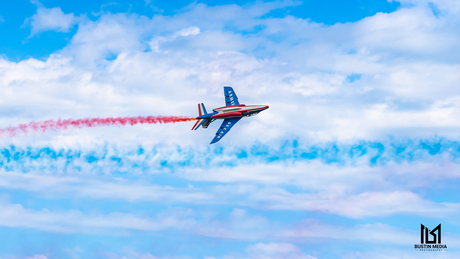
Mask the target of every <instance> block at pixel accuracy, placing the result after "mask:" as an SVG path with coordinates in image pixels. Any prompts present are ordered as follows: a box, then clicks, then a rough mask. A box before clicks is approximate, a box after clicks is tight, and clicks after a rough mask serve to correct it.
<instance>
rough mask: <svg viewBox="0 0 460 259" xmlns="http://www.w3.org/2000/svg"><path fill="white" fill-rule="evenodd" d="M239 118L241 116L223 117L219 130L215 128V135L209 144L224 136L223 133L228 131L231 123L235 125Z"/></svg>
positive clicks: (231, 125)
mask: <svg viewBox="0 0 460 259" xmlns="http://www.w3.org/2000/svg"><path fill="white" fill-rule="evenodd" d="M240 119H241V118H230V119H225V120H224V121H223V122H222V125H220V128H219V130H217V132H216V136H215V137H214V139H213V140H212V141H211V144H214V143H216V142H218V141H219V140H221V139H222V138H223V137H224V136H225V134H227V133H228V132H229V131H230V129H231V128H232V127H233V125H235V124H236V123H237V122H238V121H239V120H240Z"/></svg>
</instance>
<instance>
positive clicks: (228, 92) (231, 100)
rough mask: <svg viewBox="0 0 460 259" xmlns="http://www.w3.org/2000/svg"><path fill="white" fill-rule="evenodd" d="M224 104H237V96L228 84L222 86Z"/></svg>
mask: <svg viewBox="0 0 460 259" xmlns="http://www.w3.org/2000/svg"><path fill="white" fill-rule="evenodd" d="M224 95H225V106H230V105H238V104H240V102H238V97H236V94H235V91H233V88H231V87H230V86H224Z"/></svg>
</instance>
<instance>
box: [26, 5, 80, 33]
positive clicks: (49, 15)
mask: <svg viewBox="0 0 460 259" xmlns="http://www.w3.org/2000/svg"><path fill="white" fill-rule="evenodd" d="M79 19H80V18H78V17H76V16H75V15H74V14H73V13H70V14H65V13H64V12H62V10H61V8H60V7H54V8H45V7H42V6H40V7H38V9H37V13H36V14H34V15H33V16H32V17H29V18H27V19H26V20H25V21H24V25H30V27H31V35H30V36H31V37H32V36H34V35H36V34H39V33H41V32H44V31H58V32H68V31H69V30H70V29H71V28H72V27H73V26H74V25H75V24H77V23H78V21H79Z"/></svg>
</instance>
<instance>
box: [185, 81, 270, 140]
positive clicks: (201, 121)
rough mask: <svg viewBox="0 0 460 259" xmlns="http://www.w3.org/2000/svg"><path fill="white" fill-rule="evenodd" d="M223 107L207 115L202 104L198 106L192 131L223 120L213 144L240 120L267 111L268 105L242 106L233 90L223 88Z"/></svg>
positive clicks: (227, 87) (226, 87)
mask: <svg viewBox="0 0 460 259" xmlns="http://www.w3.org/2000/svg"><path fill="white" fill-rule="evenodd" d="M224 95H225V106H224V107H219V108H215V109H213V110H212V111H213V112H212V113H207V112H206V108H205V107H204V104H203V103H199V104H198V113H199V116H198V117H196V119H197V122H196V123H195V125H194V126H193V128H192V130H197V129H198V128H199V127H200V126H201V127H203V128H205V129H206V128H207V127H208V126H209V124H211V122H213V121H215V120H217V119H223V120H224V121H223V122H222V125H220V128H219V130H217V132H216V136H215V137H214V139H213V140H212V141H211V144H214V143H216V142H218V141H219V140H221V139H222V138H223V137H224V136H225V134H227V132H229V131H230V129H231V128H232V127H233V125H235V124H236V123H237V122H238V121H239V120H240V119H241V118H243V117H249V116H254V115H256V114H258V113H259V112H261V111H263V110H266V109H268V105H244V104H240V103H239V102H238V97H237V96H236V94H235V91H233V88H231V87H229V86H224Z"/></svg>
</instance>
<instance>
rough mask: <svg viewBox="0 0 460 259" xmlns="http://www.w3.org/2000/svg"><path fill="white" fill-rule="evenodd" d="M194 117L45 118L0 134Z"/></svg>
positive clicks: (170, 121) (163, 121) (174, 121)
mask: <svg viewBox="0 0 460 259" xmlns="http://www.w3.org/2000/svg"><path fill="white" fill-rule="evenodd" d="M193 120H195V118H189V117H182V116H146V117H144V116H139V117H116V118H112V117H110V118H85V119H78V120H74V119H66V120H61V119H58V120H46V121H41V122H30V123H27V124H19V126H16V127H8V128H5V129H0V135H4V134H8V135H9V136H14V135H16V134H17V133H18V132H23V133H27V132H29V131H35V132H45V131H48V130H53V129H67V128H68V127H76V128H83V127H97V126H110V125H114V126H126V125H131V126H132V125H136V124H157V123H176V122H182V121H193Z"/></svg>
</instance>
